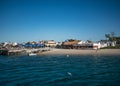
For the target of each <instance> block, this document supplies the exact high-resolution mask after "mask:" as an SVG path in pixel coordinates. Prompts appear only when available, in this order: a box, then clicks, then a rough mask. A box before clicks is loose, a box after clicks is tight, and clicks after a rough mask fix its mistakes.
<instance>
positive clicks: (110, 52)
mask: <svg viewBox="0 0 120 86" xmlns="http://www.w3.org/2000/svg"><path fill="white" fill-rule="evenodd" d="M38 55H120V49H99V50H86V49H81V50H79V49H78V50H77V49H50V51H46V52H42V53H38Z"/></svg>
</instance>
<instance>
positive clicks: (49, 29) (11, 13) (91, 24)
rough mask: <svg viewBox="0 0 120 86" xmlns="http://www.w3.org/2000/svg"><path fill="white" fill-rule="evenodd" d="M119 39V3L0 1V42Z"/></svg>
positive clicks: (108, 0) (100, 0) (106, 0)
mask: <svg viewBox="0 0 120 86" xmlns="http://www.w3.org/2000/svg"><path fill="white" fill-rule="evenodd" d="M110 32H115V33H116V35H117V36H120V0H0V42H3V41H11V42H15V41H16V42H24V41H39V40H50V39H53V40H56V41H64V40H66V39H70V38H73V39H80V40H92V41H98V40H100V39H105V36H104V34H105V33H110Z"/></svg>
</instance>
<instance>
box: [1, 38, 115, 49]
mask: <svg viewBox="0 0 120 86" xmlns="http://www.w3.org/2000/svg"><path fill="white" fill-rule="evenodd" d="M115 45H116V43H115V42H110V41H107V40H101V41H98V42H90V41H80V40H65V41H64V42H55V41H54V40H44V41H43V40H42V41H39V42H35V41H33V42H26V43H17V42H14V43H7V42H5V43H1V44H0V49H23V48H45V47H50V48H62V49H100V48H103V47H108V46H115Z"/></svg>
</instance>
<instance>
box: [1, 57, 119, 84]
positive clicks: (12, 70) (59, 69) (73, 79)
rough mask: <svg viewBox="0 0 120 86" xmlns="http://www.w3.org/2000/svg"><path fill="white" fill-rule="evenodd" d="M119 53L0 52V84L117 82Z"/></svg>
mask: <svg viewBox="0 0 120 86" xmlns="http://www.w3.org/2000/svg"><path fill="white" fill-rule="evenodd" d="M119 76H120V56H69V58H68V57H66V56H60V55H59V56H33V57H29V56H17V57H5V56H0V86H5V85H8V86H13V85H25V86H34V85H35V86H36V85H38V86H41V85H42V86H75V85H77V86H120V77H119Z"/></svg>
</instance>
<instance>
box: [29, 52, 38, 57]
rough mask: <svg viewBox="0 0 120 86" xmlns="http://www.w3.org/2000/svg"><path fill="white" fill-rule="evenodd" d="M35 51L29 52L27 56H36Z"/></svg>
mask: <svg viewBox="0 0 120 86" xmlns="http://www.w3.org/2000/svg"><path fill="white" fill-rule="evenodd" d="M36 55H37V54H36V53H29V54H28V56H36Z"/></svg>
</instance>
